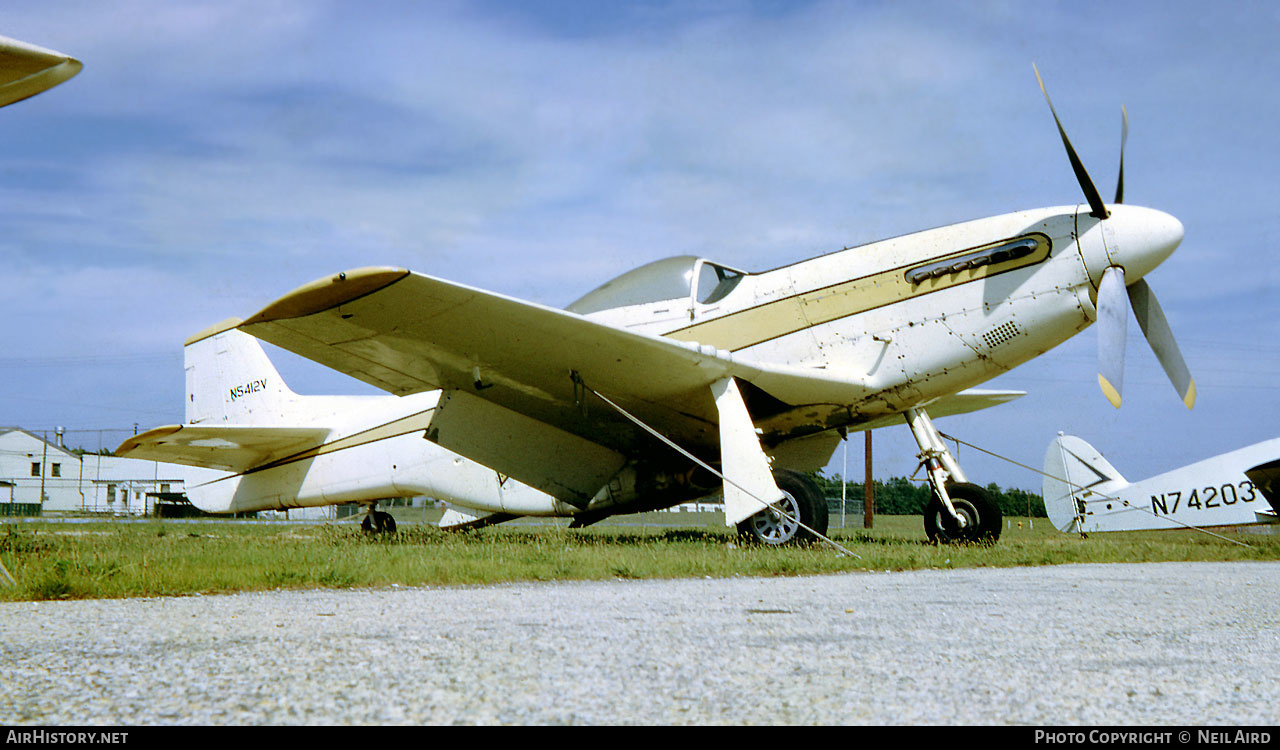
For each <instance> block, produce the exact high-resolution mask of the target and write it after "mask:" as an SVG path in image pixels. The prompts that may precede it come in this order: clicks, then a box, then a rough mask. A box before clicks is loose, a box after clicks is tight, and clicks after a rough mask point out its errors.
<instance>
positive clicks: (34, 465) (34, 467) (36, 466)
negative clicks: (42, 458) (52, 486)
mask: <svg viewBox="0 0 1280 750" xmlns="http://www.w3.org/2000/svg"><path fill="white" fill-rule="evenodd" d="M31 476H33V477H38V476H40V462H39V461H32V462H31Z"/></svg>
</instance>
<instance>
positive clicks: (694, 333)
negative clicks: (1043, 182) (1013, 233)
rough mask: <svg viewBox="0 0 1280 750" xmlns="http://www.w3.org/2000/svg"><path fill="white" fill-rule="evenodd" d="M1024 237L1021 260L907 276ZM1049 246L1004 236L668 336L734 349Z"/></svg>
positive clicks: (1012, 266) (1035, 259)
mask: <svg viewBox="0 0 1280 750" xmlns="http://www.w3.org/2000/svg"><path fill="white" fill-rule="evenodd" d="M1023 239H1034V240H1035V241H1036V247H1035V249H1034V250H1033V251H1032V252H1031V253H1030V254H1028V255H1025V256H1023V257H1021V258H1014V259H1012V260H1005V261H1001V262H999V263H988V264H987V265H983V266H977V267H973V268H967V269H965V270H963V271H958V272H955V273H951V274H948V275H946V276H941V277H938V278H931V279H926V280H924V281H922V282H921V283H919V284H913V283H911V281H909V280H908V279H907V271H909V270H911V269H915V268H918V267H920V266H925V265H931V264H935V263H940V262H943V261H946V260H950V259H953V258H960V257H962V256H965V255H970V254H974V253H980V252H982V251H983V250H986V249H991V248H996V247H999V246H1001V245H1005V244H1008V243H1011V242H1016V241H1017V240H1023ZM1051 249H1052V245H1051V243H1050V241H1049V238H1048V237H1047V236H1045V235H1043V234H1039V233H1036V234H1030V235H1025V236H1022V237H1012V238H1009V239H1003V240H999V241H997V242H992V243H989V244H986V245H979V246H977V247H971V248H967V249H965V250H959V251H957V252H954V253H948V254H946V255H939V256H935V257H933V258H925V259H922V260H918V261H915V262H912V263H908V264H906V265H902V266H898V267H896V268H891V269H889V270H887V271H879V272H877V273H874V274H871V275H868V276H863V277H861V278H857V279H850V280H849V281H842V282H840V283H838V284H832V285H831V286H827V287H822V288H819V289H814V290H812V291H808V292H802V293H800V294H795V295H792V296H790V297H787V298H785V299H780V300H774V301H772V302H766V303H765V304H763V305H758V306H756V307H750V308H747V309H745V310H739V311H737V312H731V313H727V314H725V315H722V316H720V317H718V318H712V319H710V320H707V321H704V322H701V323H694V324H693V325H691V326H687V327H685V328H681V329H679V330H676V331H672V332H671V333H668V334H666V337H667V338H672V339H675V340H677V341H696V342H698V343H699V344H705V345H709V346H714V347H716V348H717V349H728V350H729V351H738V350H740V349H746V348H747V347H751V346H755V345H756V344H760V343H763V342H765V341H769V340H771V339H776V338H779V337H782V336H786V335H787V334H790V333H795V332H797V331H803V330H804V329H806V328H810V327H812V326H817V325H821V324H823V323H829V322H831V321H833V320H838V319H840V318H847V317H849V316H850V315H857V314H858V313H862V312H866V311H868V310H874V309H876V308H877V307H884V306H886V305H891V304H893V303H895V302H901V301H903V300H906V299H910V298H912V297H920V296H923V295H926V294H930V293H933V292H938V291H942V290H944V289H949V288H951V287H954V286H960V285H961V284H968V283H970V282H973V281H978V280H980V279H985V278H987V277H990V276H995V275H997V274H1001V273H1007V272H1009V271H1014V270H1017V269H1019V268H1025V267H1027V266H1032V265H1035V264H1037V263H1041V262H1043V261H1044V260H1045V259H1046V258H1048V257H1049V251H1050V250H1051Z"/></svg>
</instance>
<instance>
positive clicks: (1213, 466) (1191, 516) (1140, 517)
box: [1044, 435, 1280, 533]
mask: <svg viewBox="0 0 1280 750" xmlns="http://www.w3.org/2000/svg"><path fill="white" fill-rule="evenodd" d="M1044 473H1045V475H1046V476H1045V480H1044V505H1045V509H1046V510H1047V511H1048V513H1049V520H1050V521H1052V522H1053V525H1054V526H1055V527H1057V529H1058V530H1059V531H1064V532H1077V533H1091V532H1094V531H1146V530H1152V529H1185V528H1188V527H1197V528H1198V527H1202V526H1241V525H1246V524H1255V523H1276V521H1277V520H1280V516H1278V515H1277V514H1278V513H1280V438H1275V439H1273V440H1266V441H1264V442H1261V443H1257V444H1256V445H1250V446H1248V447H1247V448H1241V449H1239V450H1236V451H1231V452H1230V453H1224V454H1222V455H1219V456H1214V457H1213V458H1209V459H1206V460H1204V461H1199V462H1197V463H1194V464H1191V465H1189V466H1183V467H1181V468H1179V469H1174V470H1173V471H1170V472H1166V473H1164V474H1160V475H1158V476H1154V477H1151V478H1150V479H1144V480H1142V481H1140V482H1135V483H1133V484H1130V483H1129V482H1127V481H1125V478H1124V477H1123V476H1121V475H1120V472H1118V471H1116V469H1115V467H1113V466H1112V465H1111V464H1110V463H1109V462H1108V461H1107V459H1105V458H1103V457H1102V454H1101V453H1099V452H1098V451H1097V449H1095V448H1094V447H1093V446H1092V445H1089V444H1088V443H1086V442H1085V441H1083V440H1081V439H1080V438H1078V437H1075V436H1073V435H1060V436H1059V437H1058V438H1056V439H1055V440H1054V441H1053V442H1052V443H1050V444H1049V449H1048V451H1046V452H1045V456H1044Z"/></svg>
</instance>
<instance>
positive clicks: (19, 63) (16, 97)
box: [0, 36, 84, 107]
mask: <svg viewBox="0 0 1280 750" xmlns="http://www.w3.org/2000/svg"><path fill="white" fill-rule="evenodd" d="M82 67H84V66H83V65H82V64H81V63H80V61H79V60H76V59H75V58H73V57H68V56H67V55H64V54H62V53H61V52H54V51H53V50H51V49H44V48H43V47H37V46H35V45H34V44H27V43H26V42H20V41H18V40H16V39H9V38H8V37H3V36H0V107H3V106H6V105H9V104H13V103H14V102H20V101H22V100H23V99H26V98H28V97H31V96H35V95H36V94H38V93H40V92H41V91H44V90H45V89H49V88H53V87H54V86H57V85H58V84H59V83H62V82H63V81H65V80H67V79H69V78H71V77H72V76H74V75H75V74H76V73H79V72H80V69H81V68H82Z"/></svg>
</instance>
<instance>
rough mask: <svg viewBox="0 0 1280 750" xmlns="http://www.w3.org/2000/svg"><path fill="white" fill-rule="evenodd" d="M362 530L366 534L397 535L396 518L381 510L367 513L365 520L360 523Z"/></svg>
mask: <svg viewBox="0 0 1280 750" xmlns="http://www.w3.org/2000/svg"><path fill="white" fill-rule="evenodd" d="M360 530H361V531H363V532H364V533H366V534H394V533H396V519H395V516H393V515H391V514H390V513H383V512H382V511H380V510H375V511H374V512H372V513H366V514H365V517H364V520H363V521H361V522H360Z"/></svg>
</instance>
